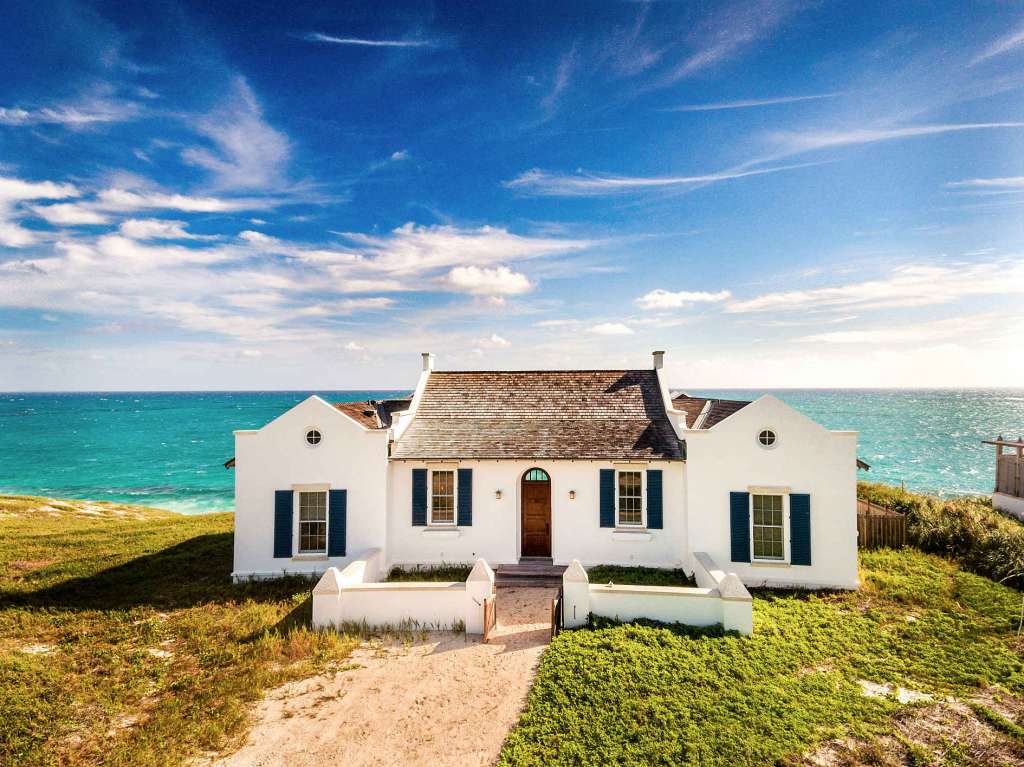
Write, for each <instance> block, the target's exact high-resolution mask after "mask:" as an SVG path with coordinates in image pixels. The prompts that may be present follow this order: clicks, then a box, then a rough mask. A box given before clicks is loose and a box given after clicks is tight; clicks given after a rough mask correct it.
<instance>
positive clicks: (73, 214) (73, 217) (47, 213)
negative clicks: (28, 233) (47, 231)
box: [32, 202, 110, 226]
mask: <svg viewBox="0 0 1024 767" xmlns="http://www.w3.org/2000/svg"><path fill="white" fill-rule="evenodd" d="M32 212H33V213H35V214H36V215H37V216H39V217H40V218H43V219H45V220H46V221H47V222H48V223H50V224H54V225H55V226H86V225H90V224H106V223H107V222H108V221H110V219H109V218H108V217H107V216H105V215H103V214H102V213H100V212H99V211H96V210H93V209H91V208H89V207H88V206H85V205H82V204H80V203H77V202H59V203H55V204H53V205H33V206H32Z"/></svg>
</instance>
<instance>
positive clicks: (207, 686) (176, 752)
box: [0, 496, 358, 767]
mask: <svg viewBox="0 0 1024 767" xmlns="http://www.w3.org/2000/svg"><path fill="white" fill-rule="evenodd" d="M231 530H232V515H230V514H210V515H201V516H191V517H186V516H180V515H177V514H172V513H170V512H164V511H158V510H153V509H143V508H140V507H130V506H119V505H114V504H91V503H85V502H81V501H65V502H60V501H53V500H50V499H41V498H24V497H12V496H0V722H2V725H0V764H3V765H11V766H12V767H13V765H19V766H25V767H28V766H32V765H69V766H74V765H95V764H99V763H102V764H108V765H143V766H145V765H177V764H183V763H186V762H187V761H189V759H190V758H191V757H192V756H194V755H196V754H199V753H203V752H211V751H217V750H220V749H223V748H225V747H230V746H231V745H232V744H233V743H236V742H237V740H238V738H239V737H240V736H241V734H242V733H243V732H244V725H245V720H246V715H247V710H248V704H249V703H250V702H252V701H254V700H257V699H259V698H260V697H261V696H262V694H263V692H264V691H265V690H266V689H267V688H269V687H272V686H276V685H278V684H281V683H283V682H285V681H287V680H290V679H295V678H298V677H301V676H305V675H308V674H311V673H314V672H316V671H318V670H321V669H324V668H326V667H331V666H333V665H335V664H340V663H342V662H343V661H344V659H345V658H346V657H347V656H348V654H349V653H350V652H351V650H352V649H353V648H354V647H355V646H356V644H357V642H358V640H357V639H355V638H351V637H345V636H340V635H338V634H334V633H320V632H314V631H311V630H310V629H309V628H308V624H309V617H310V600H309V590H310V583H309V581H306V580H301V579H288V580H284V581H275V582H264V583H252V584H246V585H242V586H232V585H231V582H230V572H231V560H232V533H231Z"/></svg>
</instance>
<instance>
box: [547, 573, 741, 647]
mask: <svg viewBox="0 0 1024 767" xmlns="http://www.w3.org/2000/svg"><path fill="white" fill-rule="evenodd" d="M697 556H698V557H701V558H702V562H703V566H702V577H701V578H699V579H698V583H700V582H701V581H702V580H703V581H704V582H705V583H711V584H713V585H712V586H700V587H698V588H688V587H675V586H631V585H619V584H607V583H606V584H600V583H590V582H589V578H588V576H587V573H586V571H585V570H584V568H583V566H582V565H581V564H580V563H579V562H578V561H574V562H573V563H572V564H571V565H569V568H568V569H567V570H566V571H565V573H564V574H563V576H562V593H563V608H562V609H563V611H564V612H563V616H564V622H565V626H566V627H567V628H575V627H578V626H582V625H584V624H585V623H586V622H587V616H588V615H589V614H590V613H593V614H594V615H599V616H603V617H606V618H614V619H616V620H620V621H632V620H637V619H638V618H646V619H649V620H656V621H661V622H662V623H682V624H685V625H688V626H717V625H721V626H722V627H723V628H725V630H726V631H738V632H740V633H741V634H751V633H752V632H753V630H754V625H753V601H752V599H751V597H750V593H749V592H748V591H747V590H746V588H744V586H743V584H742V583H741V582H740V580H739V578H737V577H736V575H733V574H728V575H727V574H725V573H721V571H719V570H718V569H717V566H715V565H714V564H713V563H712V562H711V560H710V557H708V556H707V554H698V555H697ZM718 574H720V575H718Z"/></svg>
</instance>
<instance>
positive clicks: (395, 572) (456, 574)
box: [386, 563, 473, 581]
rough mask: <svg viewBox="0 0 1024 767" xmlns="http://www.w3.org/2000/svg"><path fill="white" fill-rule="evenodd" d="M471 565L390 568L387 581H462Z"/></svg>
mask: <svg viewBox="0 0 1024 767" xmlns="http://www.w3.org/2000/svg"><path fill="white" fill-rule="evenodd" d="M472 569H473V565H467V564H460V563H445V564H440V565H422V566H417V567H401V566H398V565H396V566H395V567H392V568H391V571H390V572H389V573H388V577H387V579H386V580H388V581H464V580H466V578H468V577H469V573H470V571H471V570H472Z"/></svg>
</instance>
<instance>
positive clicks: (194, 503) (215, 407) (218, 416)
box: [0, 387, 1024, 514]
mask: <svg viewBox="0 0 1024 767" xmlns="http://www.w3.org/2000/svg"><path fill="white" fill-rule="evenodd" d="M409 391H410V390H408V389H405V390H373V389H366V390H334V391H330V390H321V391H260V390H244V391H239V390H234V391H82V392H3V393H0V493H10V494H29V495H44V496H53V497H63V498H77V499H90V500H107V501H117V502H122V503H137V504H142V505H147V506H154V507H158V508H164V509H169V510H172V511H177V512H181V513H185V514H194V513H203V512H210V511H230V510H232V509H233V508H234V478H233V473H232V472H231V471H230V470H226V469H225V468H224V466H223V464H224V462H225V461H226V460H228V459H229V458H231V457H232V455H233V454H234V442H233V437H232V431H234V430H236V429H252V428H259V427H260V426H263V425H264V424H266V423H268V422H269V421H271V420H273V419H274V418H275V417H277V416H278V415H280V414H281V413H283V412H284V411H285V410H287V409H288V408H290V407H291V406H292V405H294V404H296V403H297V402H300V401H301V400H303V399H305V398H306V397H308V396H309V395H310V394H319V395H320V396H322V397H323V398H324V399H327V400H328V401H332V402H352V401H358V400H363V399H370V398H374V399H382V398H386V397H392V396H398V395H402V394H407V393H409ZM686 391H687V392H688V393H689V394H692V395H696V396H711V397H720V398H724V399H756V398H757V397H758V396H760V395H763V394H772V395H775V396H777V397H779V398H780V399H782V400H784V401H785V402H787V403H788V404H790V405H792V406H793V407H795V408H796V409H797V410H799V411H800V412H802V413H804V414H805V415H807V416H808V417H809V418H811V419H813V420H815V421H818V422H819V423H821V424H823V425H824V426H826V427H828V428H830V429H851V430H855V431H858V432H860V435H859V446H858V456H859V457H860V458H861V459H863V460H864V461H866V462H867V463H868V464H869V465H870V466H871V470H870V471H868V472H863V471H861V472H859V477H860V478H861V479H867V480H871V481H877V482H887V483H890V484H895V485H899V484H904V485H905V486H906V487H907V489H908V490H917V491H924V492H932V493H937V494H939V495H943V496H949V495H960V494H988V493H990V492H991V490H992V485H993V483H994V475H995V460H994V449H993V448H991V447H990V446H987V445H983V444H981V442H982V440H984V439H991V438H993V437H995V436H997V435H999V434H1003V435H1004V436H1008V437H1009V436H1013V437H1016V436H1019V435H1020V433H1021V432H1024V387H1012V388H1011V387H993V388H965V389H954V388H941V389H937V388H927V389H902V388H901V389H875V388H856V389H854V388H849V389H720V388H719V389H699V388H687V389H686Z"/></svg>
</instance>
